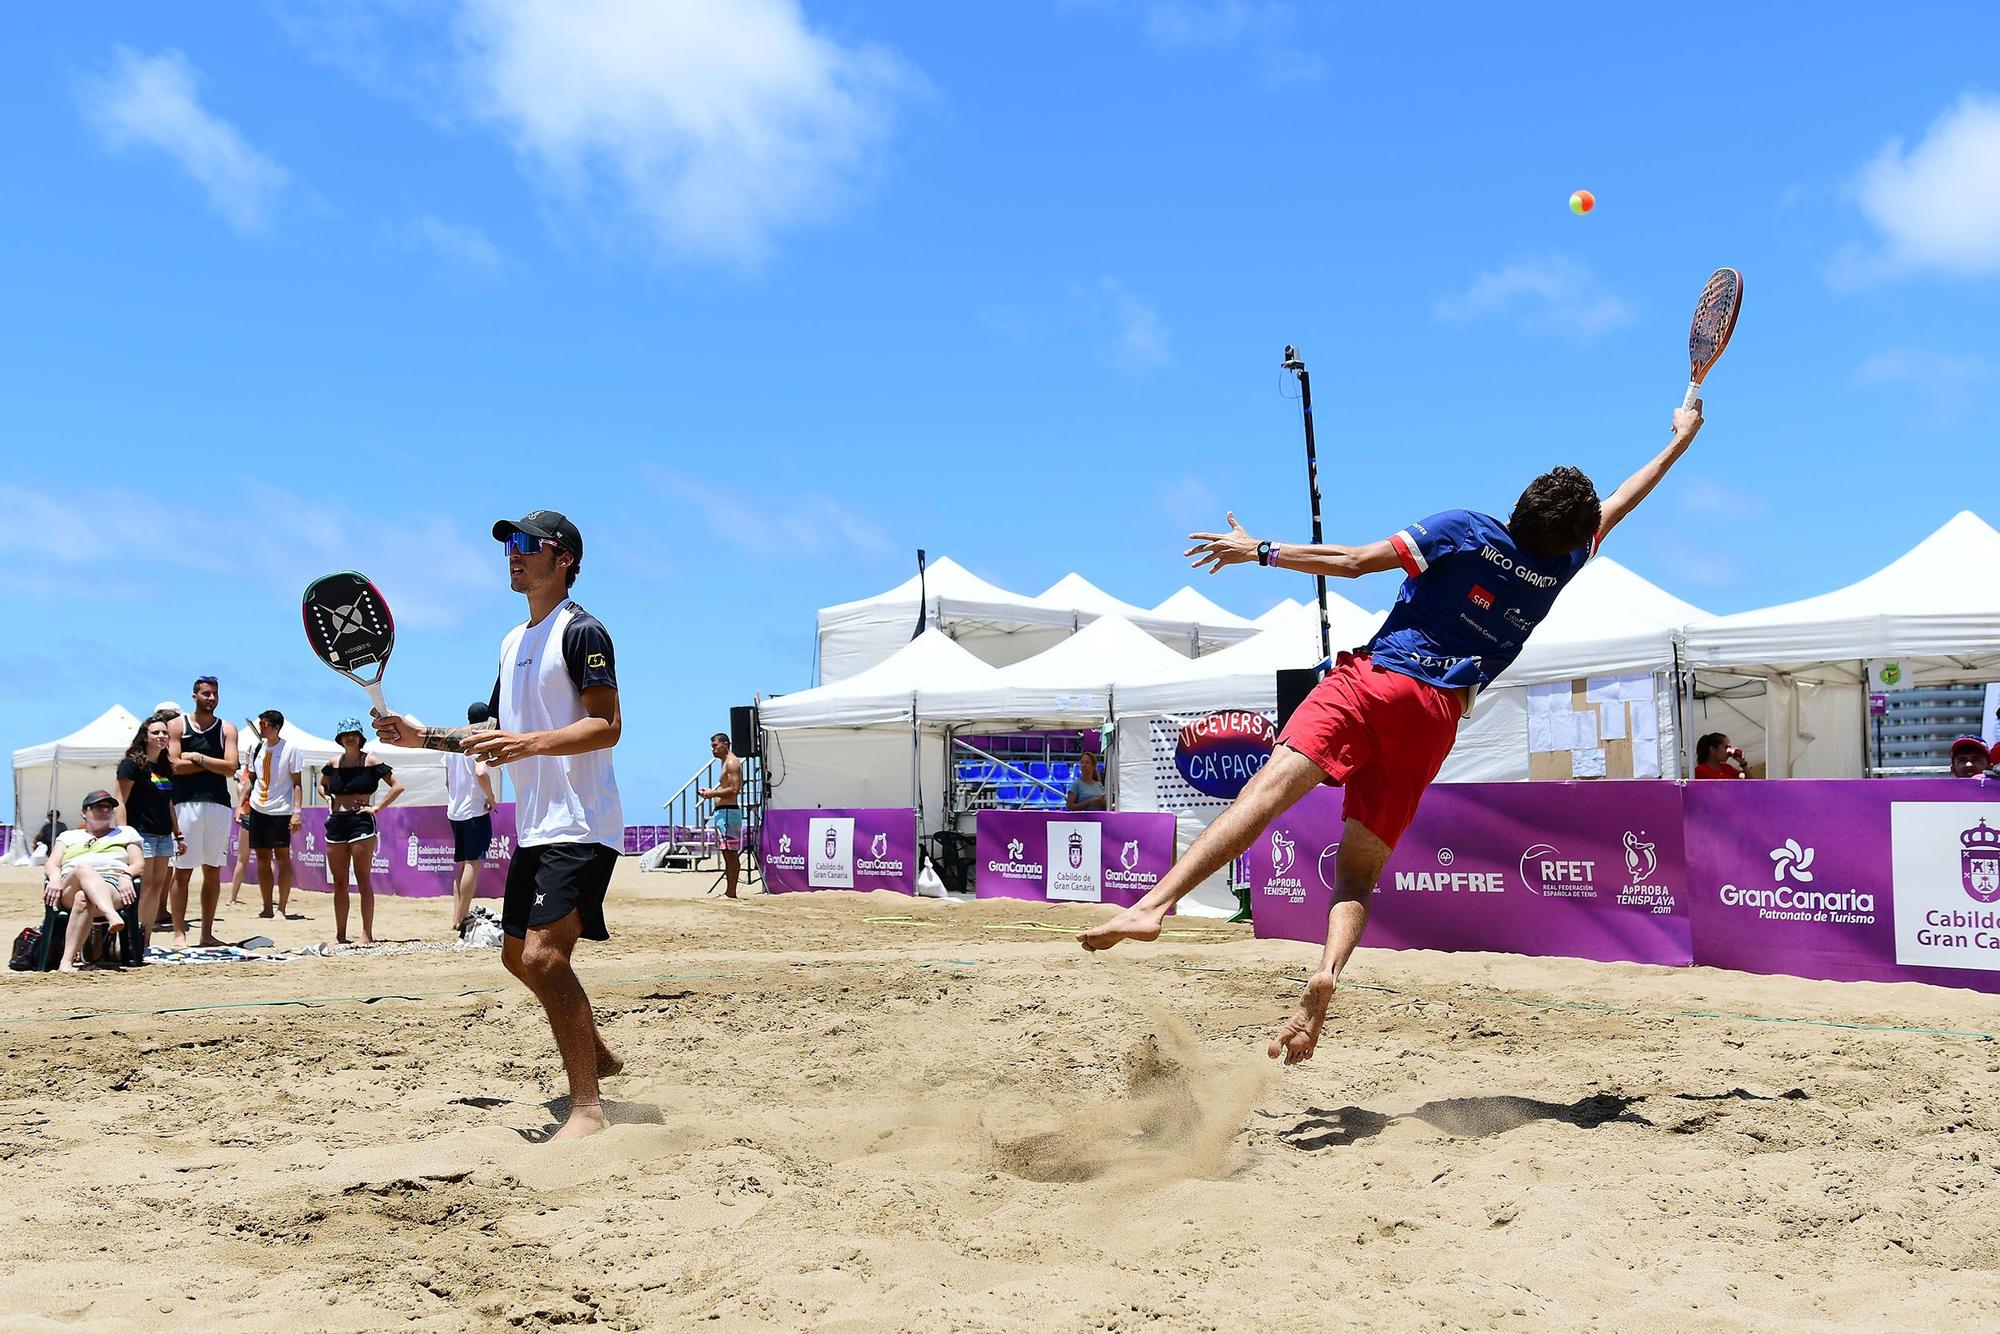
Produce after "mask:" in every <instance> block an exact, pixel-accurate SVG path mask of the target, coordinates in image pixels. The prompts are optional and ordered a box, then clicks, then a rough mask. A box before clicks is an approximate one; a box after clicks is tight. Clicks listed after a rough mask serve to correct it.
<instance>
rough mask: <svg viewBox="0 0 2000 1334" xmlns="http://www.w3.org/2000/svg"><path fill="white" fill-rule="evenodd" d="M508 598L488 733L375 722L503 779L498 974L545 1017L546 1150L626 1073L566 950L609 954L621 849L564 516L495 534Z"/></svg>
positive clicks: (598, 639)
mask: <svg viewBox="0 0 2000 1334" xmlns="http://www.w3.org/2000/svg"><path fill="white" fill-rule="evenodd" d="M493 537H494V540H495V541H497V542H501V543H504V544H505V546H504V550H505V552H506V557H507V575H508V585H509V587H511V588H512V589H513V590H514V591H515V592H516V593H520V594H523V595H524V596H525V597H526V598H527V601H528V619H527V621H526V622H525V623H524V624H522V625H520V626H517V627H516V628H515V629H513V630H512V631H510V632H509V633H508V634H507V637H506V638H505V639H503V640H502V641H501V643H500V671H499V677H498V679H497V680H496V681H495V682H494V683H493V698H492V701H491V709H492V715H493V717H494V718H496V719H497V720H498V721H499V724H500V726H499V730H497V731H482V730H479V729H476V728H473V727H457V728H442V727H419V726H417V725H416V724H415V723H412V722H410V721H409V720H408V719H405V718H400V717H396V716H394V715H383V716H380V717H377V718H376V720H375V731H376V733H377V734H378V735H379V736H381V738H382V739H383V740H384V741H386V742H388V743H390V744H391V745H404V746H411V745H416V746H423V747H425V748H427V749H430V750H442V751H447V752H449V751H458V752H462V753H464V754H467V755H472V756H476V757H477V758H479V759H482V760H484V761H485V762H486V763H487V764H489V765H502V764H504V765H506V766H507V772H508V773H509V774H510V775H511V776H512V777H513V780H514V792H515V798H514V819H515V825H516V829H517V831H518V833H517V837H516V841H515V853H514V858H513V861H512V862H511V863H510V864H509V866H508V868H507V897H506V900H505V902H504V904H503V906H502V909H501V925H502V926H503V927H504V928H505V931H506V940H505V944H504V946H503V949H502V952H501V960H502V962H503V963H505V964H506V966H507V971H508V972H510V973H512V974H513V975H514V976H515V977H518V978H519V979H521V982H522V983H523V984H524V985H525V986H526V987H527V988H528V989H529V990H530V991H532V992H534V993H535V998H536V999H537V1000H539V1001H541V1003H542V1008H543V1009H544V1010H545V1011H547V1013H548V1016H549V1027H550V1028H551V1029H552V1030H554V1033H555V1039H556V1046H557V1048H558V1049H559V1050H560V1051H561V1052H562V1058H563V1067H564V1069H565V1071H566V1073H567V1074H568V1076H569V1091H570V1101H569V1119H568V1121H567V1122H566V1123H565V1124H564V1125H563V1126H562V1128H561V1129H560V1130H559V1131H557V1133H556V1138H558V1139H574V1138H577V1137H579V1136H583V1135H589V1134H594V1133H595V1132H597V1131H599V1130H602V1129H604V1127H605V1125H606V1122H605V1118H604V1107H603V1104H602V1101H601V1099H600V1097H599V1093H598V1080H599V1079H601V1078H605V1077H608V1076H611V1075H615V1074H618V1073H619V1072H620V1071H622V1070H623V1069H624V1068H625V1066H624V1063H623V1062H622V1061H620V1060H619V1059H618V1058H617V1057H616V1056H614V1055H613V1054H612V1052H611V1049H610V1048H609V1047H607V1046H605V1045H604V1038H603V1035H602V1034H600V1033H599V1032H598V1029H597V1021H596V1018H595V1017H594V1016H593V1015H592V1014H591V1011H590V997H589V996H588V995H586V994H585V993H584V990H583V984H582V983H581V982H580V981H578V980H577V976H576V971H575V969H574V968H572V967H571V965H570V956H571V953H572V952H573V951H574V950H575V948H576V942H577V940H578V939H579V938H580V937H581V938H587V939H590V940H609V939H610V938H611V935H610V932H609V931H607V930H606V929H605V925H604V896H605V893H606V891H607V890H608V889H609V888H610V885H611V873H612V870H613V869H614V868H615V867H616V866H617V864H618V854H619V851H620V849H622V848H623V846H624V843H625V816H624V812H623V809H622V808H621V806H620V804H619V800H618V780H617V777H616V775H615V774H614V773H613V772H612V768H611V748H612V747H613V746H615V745H617V744H618V737H619V733H620V731H621V730H622V729H623V726H624V724H623V719H622V715H621V714H620V712H619V706H618V676H617V664H616V659H615V656H614V654H613V652H612V647H611V636H610V634H609V633H608V632H607V631H606V630H605V628H604V627H603V625H601V624H600V623H599V622H598V620H597V618H596V617H595V616H592V615H591V614H590V613H589V612H587V611H585V610H584V609H583V608H582V607H580V606H578V605H577V604H576V602H575V601H574V600H572V599H571V598H570V595H569V590H570V588H571V586H572V585H574V584H575V583H576V576H577V571H578V570H580V569H581V568H582V566H583V534H582V533H581V532H579V531H578V530H577V526H576V525H575V524H574V523H572V522H571V521H570V520H569V518H568V517H567V516H565V515H563V514H559V513H557V512H556V511H554V510H533V511H530V512H529V513H528V514H527V515H525V516H523V517H522V518H519V519H502V520H500V521H499V522H498V523H495V524H494V525H493Z"/></svg>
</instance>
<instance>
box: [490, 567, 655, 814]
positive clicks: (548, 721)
mask: <svg viewBox="0 0 2000 1334" xmlns="http://www.w3.org/2000/svg"><path fill="white" fill-rule="evenodd" d="M591 686H610V687H612V688H613V689H614V690H615V689H617V687H618V674H617V663H616V660H615V658H614V656H613V654H612V650H611V636H610V635H609V634H607V633H606V632H605V629H604V627H603V626H602V625H600V624H599V623H598V621H597V618H596V617H595V616H592V615H591V614H590V613H589V612H587V611H585V610H584V609H583V608H582V607H579V606H577V605H576V603H574V602H565V603H563V604H562V605H561V606H560V607H557V608H556V609H555V610H554V611H553V612H551V613H549V614H548V615H547V616H545V617H543V618H542V621H541V623H540V624H539V625H521V626H517V627H515V629H514V630H512V631H511V632H509V633H508V635H507V637H506V638H505V639H504V640H502V641H501V642H500V677H499V680H497V681H496V682H495V683H494V686H493V716H494V717H495V718H497V719H499V720H500V730H501V731H503V732H546V731H551V730H553V729H555V728H558V727H567V726H569V725H570V724H571V723H574V722H577V721H579V720H581V719H582V718H583V717H585V713H584V708H583V692H584V691H585V690H586V689H588V688H589V687H591ZM507 769H508V771H509V773H510V774H512V776H513V779H514V820H515V826H516V828H517V830H518V839H517V841H518V842H519V844H520V846H522V847H524V848H532V847H536V846H539V845H542V844H548V843H602V844H603V845H605V846H606V847H609V848H619V849H622V848H623V847H624V846H625V813H624V810H623V808H622V807H621V806H620V805H619V802H618V779H617V776H616V775H615V774H613V773H612V770H611V752H610V751H609V750H593V751H591V752H589V753H588V754H584V755H537V756H535V757H533V758H531V759H525V760H516V761H514V762H513V763H512V764H510V765H508V766H507Z"/></svg>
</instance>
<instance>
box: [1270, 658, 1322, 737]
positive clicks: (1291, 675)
mask: <svg viewBox="0 0 2000 1334" xmlns="http://www.w3.org/2000/svg"><path fill="white" fill-rule="evenodd" d="M1318 684H1319V672H1318V671H1317V670H1316V669H1314V668H1311V667H1288V668H1286V669H1285V670H1283V671H1281V672H1279V673H1278V729H1279V730H1280V731H1283V730H1284V726H1285V724H1286V723H1288V722H1290V721H1291V718H1292V714H1293V712H1294V711H1295V710H1296V709H1297V708H1298V707H1299V705H1301V704H1303V703H1305V702H1306V696H1307V695H1310V694H1312V689H1313V687H1314V686H1316V685H1318Z"/></svg>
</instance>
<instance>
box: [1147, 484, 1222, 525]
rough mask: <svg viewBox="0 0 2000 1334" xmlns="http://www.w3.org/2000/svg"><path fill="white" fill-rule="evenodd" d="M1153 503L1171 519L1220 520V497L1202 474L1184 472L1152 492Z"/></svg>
mask: <svg viewBox="0 0 2000 1334" xmlns="http://www.w3.org/2000/svg"><path fill="white" fill-rule="evenodd" d="M1153 504H1154V505H1155V507H1157V508H1158V509H1159V511H1160V513H1162V514H1164V515H1165V516H1166V517H1167V519H1168V520H1169V521H1170V522H1172V523H1177V524H1185V525H1187V526H1188V527H1191V528H1192V527H1197V526H1199V527H1204V528H1205V527H1208V526H1211V525H1214V524H1218V523H1220V522H1221V521H1222V513H1223V503H1222V497H1221V496H1220V495H1218V494H1217V493H1216V490H1215V488H1214V487H1213V486H1211V485H1209V483H1208V481H1207V479H1206V478H1203V477H1199V476H1196V475H1195V474H1193V473H1184V474H1182V475H1181V476H1179V477H1176V478H1173V479H1172V480H1170V481H1168V482H1166V483H1164V484H1163V485H1162V486H1161V487H1160V489H1159V490H1158V491H1157V492H1155V493H1154V496H1153Z"/></svg>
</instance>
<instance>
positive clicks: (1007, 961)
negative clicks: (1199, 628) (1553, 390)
mask: <svg viewBox="0 0 2000 1334" xmlns="http://www.w3.org/2000/svg"><path fill="white" fill-rule="evenodd" d="M3 874H4V878H0V901H4V902H5V903H6V904H7V905H8V907H9V908H10V909H11V918H12V920H14V921H15V922H16V923H25V922H28V921H31V920H34V919H36V918H38V917H39V904H38V902H37V892H36V888H35V886H36V878H35V873H34V872H32V871H24V870H20V869H9V870H8V871H6V872H4V873H3ZM710 880H711V877H709V876H694V875H679V876H676V875H647V874H642V873H640V872H639V871H638V870H637V868H636V866H634V865H632V864H631V863H629V862H628V863H627V864H626V865H625V866H624V867H621V869H620V872H619V878H618V880H617V882H616V885H615V887H614V891H613V899H612V906H611V910H610V918H611V924H612V930H613V933H614V937H615V938H614V939H613V940H612V941H611V942H610V943H609V944H608V945H604V946H598V947H595V948H590V947H588V946H587V945H586V948H585V949H584V950H583V951H582V952H581V954H580V959H581V964H582V967H581V969H580V971H581V973H582V975H583V977H584V980H585V983H586V985H587V986H588V987H589V988H590V990H591V993H592V996H593V998H594V1000H595V1002H596V1005H597V1008H598V1012H599V1015H600V1020H601V1022H602V1024H603V1026H604V1029H605V1035H606V1038H607V1040H608V1041H609V1042H610V1043H611V1045H612V1046H613V1047H614V1048H615V1049H616V1050H617V1051H618V1052H619V1053H620V1054H622V1055H623V1056H624V1057H625V1059H626V1061H627V1063H628V1071H629V1072H628V1073H627V1074H626V1075H624V1076H622V1077H620V1078H618V1079H614V1080H612V1081H610V1082H609V1083H608V1084H607V1086H606V1098H607V1108H608V1109H609V1111H610V1113H611V1116H612V1120H613V1122H614V1124H613V1127H612V1129H611V1130H610V1131H608V1132H607V1133H605V1134H603V1135H600V1136H598V1137H596V1138H595V1139H593V1140H590V1141H586V1142H583V1143H580V1144H575V1145H559V1146H549V1145H544V1144H540V1143H537V1142H535V1141H536V1140H537V1139H538V1138H539V1136H540V1135H541V1133H542V1132H543V1130H544V1128H546V1127H548V1126H550V1125H551V1123H552V1122H553V1121H554V1119H555V1116H556V1114H557V1112H558V1111H559V1110H560V1104H559V1103H557V1102H554V1101H552V1099H553V1097H554V1094H555V1092H556V1091H557V1090H558V1089H560V1087H561V1074H560V1069H559V1067H558V1065H557V1062H556V1059H555V1053H554V1050H553V1047H552V1044H551V1042H550V1038H549V1035H548V1030H547V1027H546V1024H545V1022H544V1020H543V1018H542V1016H541V1013H540V1011H539V1009H538V1007H537V1006H536V1005H535V1003H534V1001H533V1000H532V998H531V997H529V996H528V994H527V993H526V992H525V991H523V990H522V989H521V988H520V987H518V986H517V985H516V984H514V983H513V981H512V979H510V978H508V977H507V976H506V975H505V973H504V972H503V971H502V969H501V968H500V965H499V960H498V957H497V952H492V951H488V952H473V953H416V952H412V953H396V954H387V953H385V954H379V955H374V956H347V957H338V958H302V959H298V960H295V961H292V962H287V963H283V964H266V963H243V964H231V965H215V966H201V967H184V968H173V967H164V966H151V967H148V968H145V969H143V970H137V971H131V972H125V973H96V974H87V975H83V976H78V977H55V976H44V975H33V974H22V973H10V974H9V975H8V976H7V980H6V984H5V990H4V992H3V993H0V1035H3V1036H4V1042H5V1062H4V1071H5V1074H4V1076H0V1078H4V1087H0V1156H4V1159H5V1169H4V1170H5V1179H6V1187H7V1189H6V1191H5V1203H4V1206H0V1208H4V1211H5V1215H4V1221H0V1236H4V1238H5V1240H4V1241H0V1258H4V1264H0V1272H4V1275H5V1277H4V1278H0V1292H4V1300H0V1310H4V1311H6V1312H7V1313H8V1314H7V1315H5V1316H4V1317H0V1324H4V1325H5V1326H6V1327H8V1328H31V1327H42V1326H44V1325H48V1324H58V1323H61V1324H67V1323H73V1322H86V1323H88V1324H89V1325H91V1326H92V1327H95V1328H104V1329H121V1328H142V1327H143V1328H154V1329H158V1328H193V1327H200V1328H204V1329H332V1330H350V1329H351V1330H359V1329H379V1328H382V1327H384V1326H389V1325H395V1326H399V1327H408V1328H416V1329H437V1330H459V1329H487V1328H493V1327H496V1326H500V1325H512V1326H516V1327H520V1328H527V1329H542V1328H549V1327H553V1326H557V1325H568V1324H577V1323H588V1322H597V1323H601V1324H604V1325H606V1326H609V1327H612V1328H619V1329H642V1328H662V1327H687V1326H691V1325H696V1324H698V1323H699V1324H700V1326H701V1327H702V1328H716V1329H795V1328H816V1329H848V1330H880V1329H911V1330H918V1329H921V1330H941V1329H954V1330H956V1329H972V1330H1051V1329H1093V1330H1097V1329H1102V1330H1133V1329H1139V1328H1159V1329H1239V1328H1283V1327H1298V1328H1306V1327H1315V1326H1318V1325H1322V1324H1325V1323H1328V1322H1332V1323H1336V1324H1342V1325H1359V1326H1364V1327H1368V1328H1386V1329H1409V1328H1440V1327H1444V1328H1516V1329H1530V1328H1536V1329H1539V1328H1547V1327H1551V1326H1557V1327H1569V1328H1574V1327H1592V1328H1619V1329H1648V1328H1661V1329H1663V1328H1668V1327H1680V1326H1683V1325H1685V1324H1686V1323H1688V1322H1689V1321H1691V1320H1695V1319H1699V1320H1702V1321H1704V1322H1705V1323H1707V1324H1708V1325H1710V1326H1711V1327H1714V1328H1723V1329H1753V1328H1769V1327H1772V1326H1776V1325H1780V1324H1787V1325H1793V1324H1802V1325H1805V1326H1809V1327H1814V1328H1823V1327H1871V1326H1872V1327H1881V1326H1884V1325H1891V1324H1893V1325H1896V1326H1900V1327H1904V1328H1944V1327H1956V1328H1976V1327H1982V1326H1983V1327H1992V1326H1993V1325H1994V1324H1995V1323H1996V1322H2000V1251H1996V1250H1995V1248H1994V1245H1993V1238H1994V1236H1995V1235H1996V1234H2000V1044H1996V1043H1995V1041H1994V1040H1993V1039H1992V1038H1991V1037H1990V1036H1982V1035H1990V1034H1993V1033H1996V1032H2000V997H1982V996H1976V995H1973V994H1971V993H1966V992H1960V991H1947V990H1942V989H1935V988H1927V987H1918V986H1908V985H1899V986H1884V985H1873V984H1833V983H1819V982H1806V981H1799V980H1795V979H1786V978H1766V977H1756V976H1749V975H1744V974H1735V973H1723V972H1716V971H1712V970H1704V969H1695V970H1669V969H1659V968H1644V967H1636V966H1619V965H1602V964H1590V963H1581V962H1573V961H1566V960H1535V959H1523V958H1513V957H1505V956H1497V955H1476V954H1475V955H1447V954H1434V953H1397V952H1389V951H1381V950H1369V949H1363V950H1361V951H1360V952H1359V953H1358V954H1357V955H1356V956H1355V961H1354V963H1353V965H1352V967H1351V968H1350V970H1349V973H1348V976H1347V978H1346V980H1345V983H1344V985H1343V989H1342V992H1341V994H1340V995H1339V996H1338V997H1336V999H1335V1002H1334V1019H1333V1022H1332V1024H1331V1025H1330V1026H1329V1031H1328V1036H1327V1037H1326V1039H1325V1040H1323V1041H1322V1044H1321V1047H1320V1053H1319V1056H1318V1057H1317V1058H1316V1059H1315V1060H1314V1061H1312V1062H1311V1063H1310V1064H1308V1065H1306V1066H1303V1067H1300V1068H1297V1069H1294V1070H1291V1071H1287V1072H1280V1071H1278V1070H1277V1069H1276V1068H1275V1067H1274V1066H1273V1065H1272V1064H1271V1063H1270V1062H1268V1061H1266V1060H1265V1059H1264V1058H1263V1055H1262V1051H1263V1046H1264V1043H1265V1041H1266V1040H1267V1038H1268V1037H1269V1035H1270V1033H1271V1031H1272V1030H1273V1029H1274V1028H1275V1026H1276V1024H1277V1023H1278V1021H1279V1020H1280V1018H1281V1017H1282V1015H1283V1013H1284V1012H1285V1010H1286V1008H1287V1007H1288V1006H1289V1005H1290V1003H1291V1001H1292V999H1293V997H1294V996H1295V994H1296V991H1297V985H1296V983H1295V982H1294V981H1289V980H1287V979H1288V978H1297V977H1300V976H1301V975H1302V973H1301V969H1302V968H1304V967H1305V966H1307V965H1308V963H1309V961H1310V959H1311V958H1312V957H1313V952H1312V951H1310V950H1309V949H1308V948H1307V947H1306V946H1303V945H1297V944H1292V943H1288V942H1269V943H1266V942H1259V941H1255V940H1253V939H1252V938H1251V937H1250V935H1249V933H1248V928H1247V927H1242V926H1225V925H1220V924H1217V923H1213V922H1201V921H1196V922H1190V923H1187V924H1186V925H1185V926H1184V927H1183V928H1182V930H1184V931H1185V932H1186V933H1187V934H1175V935H1171V936H1170V937H1169V938H1167V939H1165V940H1163V941H1162V942H1161V943H1160V944H1158V945H1156V946H1152V947H1143V946H1141V947H1124V948H1120V949H1119V950H1117V951H1115V952H1113V953H1111V954H1110V955H1107V956H1099V957H1089V956H1085V955H1084V954H1082V953H1081V952H1080V951H1078V950H1077V949H1076V948H1075V946H1074V945H1072V944H1071V943H1070V942H1069V940H1068V938H1067V936H1066V935H1064V934H1061V933H1060V932H1058V931H1051V930H1041V929H1032V928H1034V927H1039V926H1053V927H1064V928H1073V927H1074V926H1075V925H1076V924H1079V923H1083V922H1087V921H1092V920H1095V919H1096V918H1097V917H1098V916H1099V915H1101V914H1100V912H1099V911H1098V910H1085V909H1078V908H1055V907H1048V908H1039V909H1038V908H1034V907H1031V906H1028V905H1023V904H1018V903H1001V904H977V905H953V904H942V903H935V902H931V901H925V900H909V899H902V898H897V897H893V896H888V895H851V894H818V895H795V896H786V897H781V898H765V897H759V898H751V899H748V900H746V901H744V902H741V903H733V904H732V903H727V902H723V901H721V900H719V899H714V898H705V897H703V890H704V889H706V887H707V886H708V884H709V883H710ZM248 893H250V891H247V890H246V894H248ZM300 906H301V907H302V908H303V910H304V912H306V913H308V914H310V920H305V921H287V922H279V923H276V924H275V929H269V928H272V927H273V924H272V923H269V922H262V921H259V920H258V919H256V917H255V915H254V914H255V909H254V907H249V908H247V909H245V908H239V909H237V910H233V911H229V912H228V914H227V920H226V921H224V922H223V923H222V924H221V926H220V928H219V930H220V932H221V934H223V935H224V936H225V937H227V938H230V939H240V938H242V937H245V936H248V935H252V934H256V933H259V931H260V928H264V929H266V930H265V932H264V933H266V934H269V935H271V936H272V937H273V938H274V939H275V940H276V941H277V942H278V944H279V946H281V947H290V946H298V945H306V944H310V943H313V942H315V941H320V940H324V939H326V938H328V937H330V936H331V934H332V912H331V904H330V901H329V900H327V899H326V898H324V897H320V896H315V895H305V896H303V902H302V904H301V905H300ZM447 912H448V905H447V904H446V903H445V902H444V901H441V900H401V899H384V900H383V901H382V903H381V906H380V909H379V916H378V935H380V936H382V937H383V938H385V939H387V940H392V941H394V940H403V941H412V940H426V939H428V940H432V941H438V940H441V939H443V938H444V937H445V931H444V926H445V915H446V913H447ZM17 929H18V927H17ZM10 938H11V933H10Z"/></svg>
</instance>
